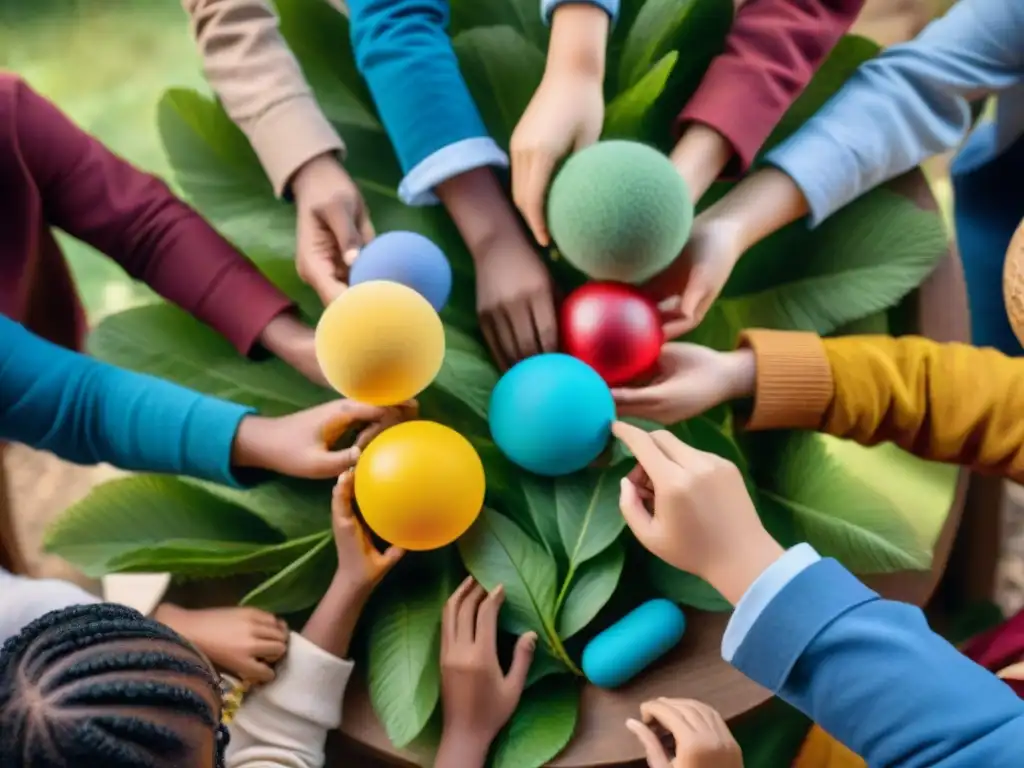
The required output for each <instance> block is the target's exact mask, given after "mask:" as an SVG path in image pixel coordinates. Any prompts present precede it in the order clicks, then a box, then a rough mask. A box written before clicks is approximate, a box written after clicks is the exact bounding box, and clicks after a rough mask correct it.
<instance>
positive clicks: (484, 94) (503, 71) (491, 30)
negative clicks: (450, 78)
mask: <svg viewBox="0 0 1024 768" xmlns="http://www.w3.org/2000/svg"><path fill="white" fill-rule="evenodd" d="M452 45H453V47H454V48H455V53H456V55H457V56H458V57H459V64H460V66H461V69H462V75H463V77H464V78H465V79H466V84H467V85H468V86H469V90H470V92H471V93H472V94H473V99H474V101H476V104H477V107H478V108H479V109H480V114H481V116H482V117H483V119H484V124H485V125H486V126H487V130H488V131H489V132H490V134H491V136H492V137H493V138H494V140H495V141H497V142H498V144H499V145H501V146H502V147H503V148H505V149H508V143H509V139H510V138H511V137H512V131H513V130H515V127H516V123H518V122H519V118H520V117H521V116H522V114H523V112H524V111H525V110H526V105H527V104H529V103H530V99H531V98H532V97H533V93H534V91H536V90H537V86H538V85H540V81H541V77H543V75H544V53H543V51H541V49H540V48H538V47H537V46H535V45H533V44H531V43H530V42H528V41H527V40H526V39H525V38H524V37H522V36H521V35H520V34H519V33H517V32H516V31H515V30H514V29H512V28H511V27H477V28H475V29H468V30H466V31H465V32H460V33H459V34H458V35H456V36H455V38H454V39H453V40H452Z"/></svg>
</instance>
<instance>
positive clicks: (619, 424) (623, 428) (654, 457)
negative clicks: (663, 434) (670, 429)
mask: <svg viewBox="0 0 1024 768" xmlns="http://www.w3.org/2000/svg"><path fill="white" fill-rule="evenodd" d="M612 434H613V435H615V437H617V438H618V439H619V440H621V441H622V442H623V443H624V444H625V446H626V447H627V448H628V449H629V451H630V453H632V454H633V457H634V458H635V459H636V460H637V463H638V464H640V466H642V467H643V468H644V471H645V472H646V473H647V476H648V477H649V478H650V479H651V482H652V483H653V484H654V485H657V484H658V478H660V477H664V476H665V473H667V472H671V471H672V469H673V465H672V462H671V461H670V460H669V458H668V457H667V456H666V455H665V453H664V452H663V451H662V450H661V448H659V447H658V445H657V444H656V443H655V442H654V440H653V439H652V437H651V435H650V434H649V433H647V432H645V431H644V430H642V429H640V428H639V427H634V426H633V425H632V424H627V423H626V422H624V421H616V422H615V423H614V424H613V425H612Z"/></svg>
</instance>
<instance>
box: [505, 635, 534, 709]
mask: <svg viewBox="0 0 1024 768" xmlns="http://www.w3.org/2000/svg"><path fill="white" fill-rule="evenodd" d="M536 648H537V633H536V632H527V633H526V634H525V635H521V636H520V638H519V640H517V641H516V647H515V650H514V651H512V667H511V669H509V671H508V677H506V678H505V679H506V680H507V681H508V683H509V685H511V686H512V688H513V689H514V690H515V692H516V694H517V695H518V694H520V693H522V691H523V689H524V688H525V687H526V676H527V675H528V674H529V672H530V664H532V663H533V652H534V651H535V650H536Z"/></svg>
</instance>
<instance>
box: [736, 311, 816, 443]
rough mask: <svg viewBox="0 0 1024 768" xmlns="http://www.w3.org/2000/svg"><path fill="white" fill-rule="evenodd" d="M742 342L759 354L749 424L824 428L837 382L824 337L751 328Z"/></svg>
mask: <svg viewBox="0 0 1024 768" xmlns="http://www.w3.org/2000/svg"><path fill="white" fill-rule="evenodd" d="M739 346H740V347H747V348H750V349H752V350H754V356H755V357H756V359H757V374H756V384H755V389H754V410H753V413H751V415H750V418H749V420H748V421H747V423H746V424H745V427H746V428H747V429H749V430H762V429H818V428H820V426H821V423H822V421H823V420H824V417H825V412H826V411H827V410H828V407H829V406H830V405H831V403H832V398H833V396H834V394H835V383H834V382H833V380H832V368H831V367H830V366H829V362H828V357H827V356H826V354H825V347H824V345H823V344H822V341H821V337H819V336H818V335H817V334H814V333H804V332H799V331H769V330H749V331H744V332H743V333H742V334H741V336H740V341H739Z"/></svg>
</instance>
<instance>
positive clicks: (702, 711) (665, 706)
mask: <svg viewBox="0 0 1024 768" xmlns="http://www.w3.org/2000/svg"><path fill="white" fill-rule="evenodd" d="M640 713H641V715H642V716H643V719H644V721H643V722H642V723H641V722H640V721H638V720H627V721H626V727H627V728H629V730H630V731H632V732H633V734H634V735H635V736H636V737H637V739H639V740H640V743H641V744H643V747H644V751H645V752H646V753H647V765H649V766H650V768H743V754H742V753H741V752H740V745H739V744H737V743H736V739H734V738H733V735H732V733H730V732H729V728H728V726H726V724H725V721H724V720H722V716H721V715H720V714H718V712H717V711H716V710H714V709H712V708H711V707H709V706H708V705H707V704H701V703H700V702H699V701H689V700H686V699H665V698H662V699H657V700H655V701H648V702H645V703H644V704H641V705H640ZM652 723H654V724H657V725H658V726H660V727H661V728H663V729H665V730H666V731H668V732H669V733H670V734H672V738H673V739H674V740H675V743H676V754H675V757H674V758H671V759H670V758H669V756H668V751H667V750H666V749H665V747H664V746H663V745H662V743H661V740H660V739H659V738H658V737H657V735H656V734H655V733H654V731H653V730H651V728H650V727H649V726H650V724H652Z"/></svg>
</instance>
